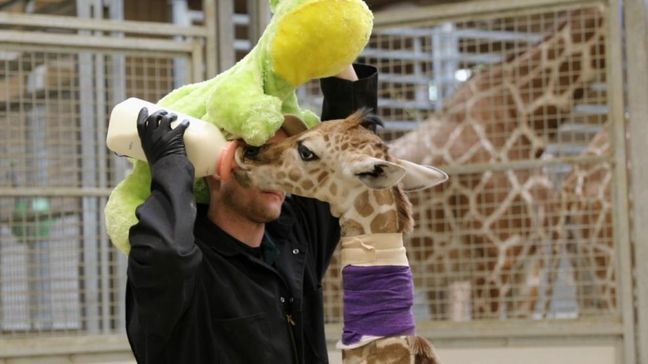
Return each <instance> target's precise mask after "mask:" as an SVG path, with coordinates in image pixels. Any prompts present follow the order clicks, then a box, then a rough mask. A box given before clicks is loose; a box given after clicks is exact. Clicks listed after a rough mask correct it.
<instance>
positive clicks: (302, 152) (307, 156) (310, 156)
mask: <svg viewBox="0 0 648 364" xmlns="http://www.w3.org/2000/svg"><path fill="white" fill-rule="evenodd" d="M297 151H298V152H299V157H300V158H301V159H302V160H303V161H314V160H317V159H319V157H318V156H317V155H315V153H313V151H312V150H310V149H308V147H306V146H305V145H304V144H301V143H299V145H298V146H297Z"/></svg>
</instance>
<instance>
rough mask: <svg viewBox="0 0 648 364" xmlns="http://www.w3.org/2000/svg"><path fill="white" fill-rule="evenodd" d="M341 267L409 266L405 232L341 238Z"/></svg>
mask: <svg viewBox="0 0 648 364" xmlns="http://www.w3.org/2000/svg"><path fill="white" fill-rule="evenodd" d="M341 244H342V247H341V251H340V256H341V260H342V265H341V268H342V269H343V268H344V267H346V266H347V265H355V266H374V265H402V266H409V261H408V260H407V254H405V246H403V234H401V233H389V234H365V235H357V236H352V237H343V238H342V239H341Z"/></svg>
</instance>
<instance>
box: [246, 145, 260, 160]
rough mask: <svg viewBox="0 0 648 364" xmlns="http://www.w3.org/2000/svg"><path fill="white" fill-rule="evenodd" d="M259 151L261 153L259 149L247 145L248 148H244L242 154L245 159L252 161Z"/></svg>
mask: <svg viewBox="0 0 648 364" xmlns="http://www.w3.org/2000/svg"><path fill="white" fill-rule="evenodd" d="M260 151H261V148H260V147H253V146H251V145H248V146H246V147H245V149H244V152H243V154H244V156H245V158H249V159H252V158H254V157H256V156H257V154H259V152H260Z"/></svg>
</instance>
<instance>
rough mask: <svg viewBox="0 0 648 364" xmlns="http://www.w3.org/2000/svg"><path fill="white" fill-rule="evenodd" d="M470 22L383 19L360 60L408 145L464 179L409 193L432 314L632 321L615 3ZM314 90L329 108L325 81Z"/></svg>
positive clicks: (309, 97) (336, 287) (330, 290)
mask: <svg viewBox="0 0 648 364" xmlns="http://www.w3.org/2000/svg"><path fill="white" fill-rule="evenodd" d="M462 19H463V20H457V21H447V22H443V23H432V22H431V23H430V25H417V26H412V27H399V28H381V27H380V24H378V27H377V29H375V30H374V34H373V35H372V38H371V40H370V42H369V45H368V47H367V49H366V51H365V52H364V53H363V55H362V57H360V61H361V62H365V63H369V64H373V65H376V66H377V67H378V69H379V79H380V86H379V105H378V106H379V110H378V112H379V114H380V116H381V117H382V118H383V119H384V120H385V121H386V124H387V128H386V129H385V130H384V131H383V137H384V138H385V139H387V140H390V144H391V151H392V153H393V154H395V155H396V156H398V157H400V158H404V159H408V160H412V161H415V162H418V163H422V164H428V165H435V166H438V167H441V168H445V169H446V170H447V171H448V172H449V174H450V181H449V182H448V183H446V184H445V185H443V186H440V187H438V188H435V189H433V190H431V191H425V192H420V193H416V194H411V195H410V196H409V197H410V199H411V200H412V202H413V204H414V218H415V220H416V224H417V225H416V227H415V230H414V232H413V233H412V234H410V236H409V238H408V241H407V247H408V256H409V258H410V263H411V265H412V268H413V271H414V276H415V285H416V287H417V288H416V300H415V314H416V316H417V317H418V318H419V319H424V320H428V319H429V320H452V321H467V320H491V319H496V320H501V319H558V318H584V317H588V316H606V315H608V316H616V315H618V314H619V312H618V309H617V306H616V297H615V295H616V292H615V290H614V286H615V273H614V272H615V247H614V242H613V240H612V218H611V206H612V203H611V192H610V186H609V181H610V179H611V176H612V175H611V173H610V169H611V167H610V163H609V162H608V161H609V160H610V156H611V151H610V150H609V149H608V148H607V145H608V141H607V134H606V130H607V121H608V107H607V103H608V100H607V94H606V90H607V83H606V77H605V76H606V63H605V57H606V54H605V46H606V38H605V34H606V30H607V27H606V19H605V9H604V8H602V7H598V6H593V7H582V8H579V9H568V10H558V9H557V10H555V11H554V10H547V9H544V10H541V9H537V10H529V11H528V12H520V13H516V14H515V15H506V16H499V17H498V16H497V15H493V16H489V17H487V16H479V17H477V16H475V19H474V20H470V19H469V20H465V18H462ZM301 93H302V97H303V98H304V99H306V101H305V104H307V105H316V104H317V103H318V102H320V99H321V97H320V96H318V91H317V88H316V85H314V84H309V85H307V86H306V87H304V88H303V89H302V91H301ZM597 143H598V144H597ZM601 146H603V147H601ZM589 157H600V158H601V159H600V161H599V162H598V163H586V162H587V160H588V158H589ZM562 160H565V162H561V161H562ZM581 160H582V161H581ZM534 163H535V164H534ZM592 190H595V191H596V193H594V192H592ZM588 191H589V192H588ZM338 269H339V267H338V266H337V260H335V259H334V261H333V264H332V267H331V269H330V270H329V274H328V276H327V277H326V280H325V284H324V287H325V297H326V300H327V301H326V313H327V317H326V320H327V322H340V321H341V316H340V314H341V312H342V304H341V282H340V275H339V271H338Z"/></svg>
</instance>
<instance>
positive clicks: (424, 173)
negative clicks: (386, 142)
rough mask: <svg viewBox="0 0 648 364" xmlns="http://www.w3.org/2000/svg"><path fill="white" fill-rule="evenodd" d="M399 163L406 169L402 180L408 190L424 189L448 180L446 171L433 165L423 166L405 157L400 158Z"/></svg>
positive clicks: (405, 189) (404, 188) (403, 185)
mask: <svg viewBox="0 0 648 364" xmlns="http://www.w3.org/2000/svg"><path fill="white" fill-rule="evenodd" d="M398 165H400V166H401V167H403V169H404V170H405V171H406V174H405V177H403V179H402V181H401V182H402V187H403V190H404V191H406V192H410V191H420V190H424V189H426V188H430V187H434V186H436V185H438V184H440V183H443V182H445V181H447V180H448V175H447V174H446V173H445V172H444V171H442V170H440V169H438V168H435V167H432V166H422V165H420V164H416V163H412V162H409V161H406V160H403V159H399V160H398Z"/></svg>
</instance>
